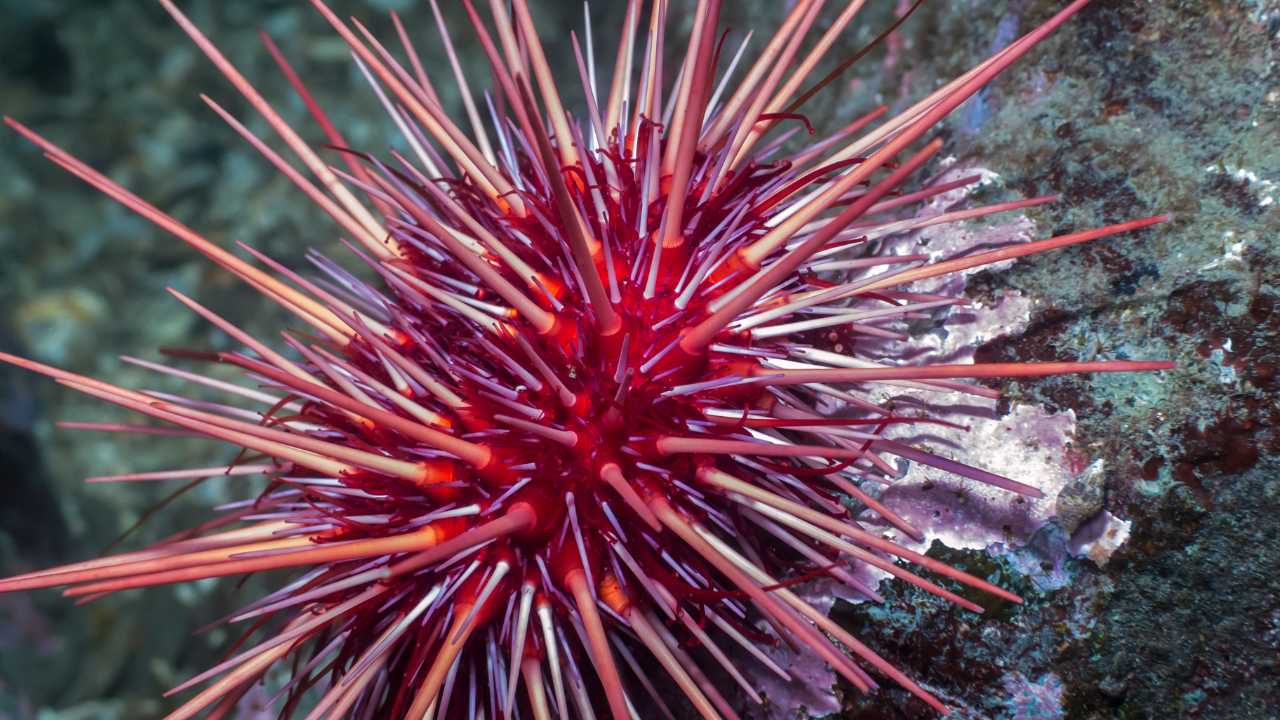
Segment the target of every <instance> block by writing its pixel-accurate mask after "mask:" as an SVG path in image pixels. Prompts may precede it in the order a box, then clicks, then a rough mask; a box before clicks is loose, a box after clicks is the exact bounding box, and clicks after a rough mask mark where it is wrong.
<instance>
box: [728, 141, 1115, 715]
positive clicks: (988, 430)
mask: <svg viewBox="0 0 1280 720" xmlns="http://www.w3.org/2000/svg"><path fill="white" fill-rule="evenodd" d="M944 162H945V161H944ZM948 164H951V165H952V167H951V168H949V169H948V170H946V171H945V172H944V173H943V174H942V176H940V177H939V178H937V182H948V181H951V180H956V179H959V178H962V177H972V176H975V175H977V176H981V177H982V181H981V183H979V184H978V185H976V186H973V187H970V188H967V189H964V190H957V191H952V192H949V193H946V194H944V195H940V196H939V197H938V198H937V199H935V200H934V201H933V202H931V203H929V204H928V206H927V207H925V208H924V209H923V210H922V212H921V214H920V217H928V216H932V215H939V214H942V213H944V212H948V211H952V210H954V209H956V208H958V207H963V205H962V203H963V202H964V201H965V200H966V198H967V197H968V195H970V194H971V193H972V192H973V191H974V190H975V189H976V188H981V187H983V186H988V185H991V184H995V183H998V181H999V176H998V175H996V174H995V173H993V172H991V171H989V170H986V169H984V168H961V167H956V166H954V162H953V161H952V162H949V163H948ZM1036 231H1037V228H1036V223H1035V222H1034V221H1033V220H1031V219H1030V218H1028V217H1026V216H1022V215H1019V216H1017V217H1005V218H1002V219H998V220H997V221H995V222H989V223H985V224H983V225H975V224H952V225H949V226H935V227H926V228H923V229H920V230H917V231H915V232H910V233H904V234H901V235H895V236H889V237H885V238H883V239H882V240H881V242H882V243H883V244H884V246H885V250H884V251H885V252H893V253H900V254H910V253H919V254H929V255H930V256H931V257H944V256H945V257H951V256H955V255H956V254H964V253H966V252H977V251H982V250H989V249H992V248H996V247H1002V246H1005V245H1010V244H1015V243H1022V242H1028V241H1030V240H1031V239H1033V238H1034V237H1036ZM965 277H967V276H964V275H960V274H957V275H954V276H950V277H948V278H945V279H942V280H940V281H939V280H930V281H925V282H922V283H918V284H917V286H915V287H913V288H912V289H913V290H915V291H918V292H924V293H935V292H936V293H948V294H950V293H955V294H958V295H962V294H963V293H964V289H965ZM943 283H946V285H945V286H944V285H943ZM988 303H990V305H989V306H986V307H984V305H986V304H988ZM1035 306H1036V301H1035V300H1034V299H1033V298H1030V297H1027V296H1025V295H1023V294H1021V293H1018V292H1014V291H1008V292H1005V293H1004V294H1002V295H999V296H998V297H996V298H994V300H992V301H984V300H978V299H974V300H973V302H972V304H971V306H970V307H964V306H961V307H957V308H953V309H951V310H950V311H949V312H944V313H940V314H938V315H937V316H936V317H935V318H934V320H933V322H934V323H935V325H936V327H934V328H933V330H932V332H930V333H928V334H927V335H919V334H917V335H916V336H915V337H914V338H913V341H912V347H913V348H915V349H916V350H917V351H921V349H923V350H922V351H921V352H920V356H919V357H917V358H915V359H917V360H919V361H928V362H951V363H968V362H973V359H974V354H975V352H976V351H977V349H978V348H979V347H980V346H982V345H983V344H984V343H987V342H990V341H991V340H993V339H995V338H998V337H1001V336H1010V335H1017V334H1018V333H1020V332H1022V331H1023V330H1024V329H1025V328H1026V327H1027V324H1028V322H1029V320H1030V318H1031V315H1032V311H1033V310H1034V308H1035ZM896 349H897V348H896V347H895V344H894V343H892V342H887V343H884V344H883V345H881V346H879V347H878V348H874V349H873V350H871V351H869V352H870V354H872V355H873V356H876V357H879V358H883V359H891V358H893V357H894V353H895V350H896ZM882 387H883V388H884V389H882V390H881V391H880V392H881V395H880V397H877V398H876V400H884V401H888V402H892V403H894V404H898V405H901V406H903V407H912V406H919V405H928V406H929V407H930V413H931V414H932V415H935V416H937V417H940V418H942V419H945V420H948V421H951V422H953V423H956V424H957V425H958V426H960V427H957V428H951V427H946V426H936V425H935V426H928V429H927V430H913V431H911V432H910V434H908V433H899V434H896V435H895V434H894V433H892V432H890V433H888V435H889V436H891V437H894V438H895V439H898V440H901V441H903V442H910V443H913V444H919V445H921V446H922V447H928V448H929V449H930V450H931V451H933V452H937V453H940V454H943V455H947V456H949V457H951V458H953V459H955V460H956V461H959V462H964V463H968V464H972V465H976V466H979V467H981V468H983V469H985V470H989V471H991V472H994V473H997V474H1001V475H1005V476H1007V477H1011V478H1013V479H1015V480H1018V481H1020V482H1025V483H1028V484H1030V485H1033V486H1034V487H1036V488H1038V489H1040V491H1041V492H1043V493H1044V497H1042V498H1038V499H1031V498H1025V497H1021V496H1017V495H1013V494H1011V493H1008V492H1005V491H1002V490H1000V489H997V488H992V487H989V486H985V485H982V484H980V483H976V482H972V481H969V480H965V479H963V478H960V477H957V476H955V475H953V474H951V473H948V472H946V471H944V470H940V469H937V468H933V467H930V466H927V465H923V464H921V463H916V462H909V461H906V460H901V461H900V464H899V468H900V470H901V471H902V474H901V476H900V477H898V478H896V479H895V480H893V482H892V484H891V485H889V486H887V487H885V488H884V490H883V491H882V492H881V493H880V500H881V501H882V502H883V503H884V504H885V505H887V506H888V507H889V508H890V509H892V510H894V511H895V512H897V513H899V514H900V515H901V516H902V517H904V518H905V519H906V520H907V521H908V522H909V523H910V524H911V525H913V526H915V527H916V528H917V529H919V530H920V531H921V533H922V534H923V535H924V539H923V540H922V541H915V540H913V539H912V538H910V537H907V536H905V535H904V534H903V533H901V532H899V531H897V530H896V529H893V528H889V527H883V528H880V529H882V530H883V532H884V534H885V535H886V536H888V537H892V538H893V539H894V541H895V542H899V543H902V544H903V545H906V546H908V547H911V548H912V549H914V550H917V551H919V552H925V551H928V550H929V549H930V547H931V546H933V545H934V543H935V541H936V542H937V543H939V544H941V545H942V546H945V547H947V548H951V549H953V550H977V551H986V552H988V553H990V554H991V555H992V556H993V557H997V558H1002V559H1004V560H1006V561H1007V562H1008V565H1009V566H1010V567H1011V568H1013V569H1014V570H1015V571H1018V572H1021V573H1022V574H1023V575H1025V576H1026V577H1027V578H1028V579H1029V580H1030V581H1031V583H1032V584H1033V585H1034V586H1035V587H1036V588H1037V589H1038V590H1039V591H1041V592H1052V591H1055V590H1058V589H1060V588H1062V587H1064V586H1066V585H1067V584H1068V583H1069V582H1070V573H1069V571H1068V570H1067V569H1066V568H1065V561H1066V559H1067V557H1068V556H1069V555H1070V556H1077V557H1088V558H1090V559H1091V560H1093V561H1094V562H1095V564H1097V565H1099V566H1101V565H1103V564H1105V562H1106V560H1107V558H1109V557H1110V555H1111V553H1112V552H1114V551H1115V550H1116V548H1118V547H1119V545H1121V544H1123V542H1124V541H1125V540H1126V539H1127V538H1128V523H1127V522H1125V521H1124V520H1121V519H1120V518H1116V517H1114V516H1111V515H1110V514H1109V513H1103V514H1101V515H1097V516H1095V517H1093V518H1091V519H1085V518H1072V519H1071V520H1070V521H1069V522H1067V523H1065V524H1067V525H1069V526H1070V529H1075V526H1076V525H1077V524H1080V530H1079V531H1078V532H1077V533H1076V535H1075V537H1073V538H1072V539H1071V541H1066V540H1065V539H1064V540H1063V542H1055V543H1050V544H1051V545H1052V546H1053V548H1052V549H1051V550H1050V551H1048V552H1049V554H1050V555H1052V557H1041V555H1042V554H1043V553H1042V552H1041V551H1040V549H1035V548H1031V547H1028V544H1029V543H1031V542H1032V539H1033V537H1034V536H1036V534H1037V533H1038V532H1040V531H1041V530H1042V529H1044V528H1045V526H1046V524H1048V523H1049V522H1050V521H1051V520H1054V519H1055V518H1058V517H1060V516H1061V515H1070V514H1072V513H1073V512H1075V510H1074V508H1072V507H1071V506H1070V505H1068V504H1067V503H1068V501H1066V500H1065V499H1063V500H1064V503H1063V505H1062V506H1060V504H1059V501H1060V496H1062V495H1063V491H1064V489H1067V488H1068V487H1069V486H1071V485H1072V484H1073V483H1082V482H1083V483H1086V484H1089V483H1096V482H1098V481H1099V478H1100V472H1101V467H1102V465H1101V461H1100V460H1099V461H1095V462H1090V460H1091V459H1084V460H1082V459H1081V458H1080V457H1079V456H1078V455H1077V454H1076V453H1075V451H1074V450H1073V448H1072V443H1073V440H1074V437H1075V429H1076V416H1075V413H1074V412H1073V411H1072V410H1070V409H1068V410H1064V411H1062V412H1050V411H1048V410H1046V409H1045V408H1044V407H1042V406H1039V405H1032V404H1013V405H1012V406H1010V407H1009V408H1008V410H1007V411H1006V412H1005V413H1004V414H1003V415H1001V414H1000V412H999V409H998V407H997V401H996V400H994V399H989V398H983V397H970V398H967V399H965V400H962V401H960V402H959V403H956V401H955V400H948V402H952V403H956V404H952V405H951V406H950V407H949V408H948V407H940V406H939V405H938V404H937V403H938V401H939V399H941V398H942V396H941V395H939V394H937V393H934V392H931V391H929V390H927V389H921V388H920V387H919V386H918V385H914V384H911V383H903V384H901V385H896V386H894V385H884V386H882ZM1082 521H1083V522H1082ZM1053 534H1054V535H1055V536H1062V535H1064V533H1063V531H1062V530H1060V529H1057V528H1054V529H1053ZM1046 565H1047V566H1048V567H1049V569H1047V570H1046V569H1045V568H1044V566H1046ZM853 574H854V576H855V577H857V578H858V579H859V580H861V581H863V582H864V583H866V584H867V585H868V586H870V587H873V588H874V587H877V586H878V585H879V584H880V582H881V581H883V580H885V579H887V578H888V577H889V576H888V574H887V573H884V572H882V571H879V570H875V569H873V568H868V567H866V566H865V565H862V566H859V567H858V568H857V569H856V572H854V573H853ZM801 594H802V596H803V597H804V598H805V599H806V600H807V601H809V602H810V603H812V604H813V605H814V606H815V607H817V608H819V609H822V610H824V611H829V610H830V608H831V607H832V606H833V605H834V604H835V601H836V600H837V599H840V600H845V601H848V602H851V603H860V602H864V601H865V598H863V597H862V596H860V595H858V594H856V593H855V592H854V591H852V590H850V589H849V588H847V587H846V586H844V585H841V584H838V583H834V582H831V581H828V580H821V581H817V582H813V583H810V584H809V585H808V586H806V587H805V588H804V589H803V592H802V593H801ZM766 650H767V652H768V653H769V655H770V656H771V657H772V658H773V659H774V660H775V661H776V662H777V663H778V664H779V665H780V666H782V667H785V668H787V670H788V672H790V673H791V674H792V675H793V676H794V677H796V678H797V679H800V680H803V682H800V683H786V682H784V681H782V680H781V679H780V678H778V677H776V676H773V675H770V674H767V673H760V674H759V676H758V677H756V678H753V680H754V681H755V682H757V683H758V687H759V688H760V690H761V692H762V693H763V694H765V695H767V696H768V697H769V698H770V699H771V702H769V703H768V705H767V706H766V708H764V709H762V711H763V714H758V715H753V716H752V717H767V718H770V719H771V720H772V719H778V720H781V719H783V718H786V719H788V720H790V719H792V718H806V717H821V716H823V715H827V714H831V713H835V712H838V711H839V710H840V702H839V699H838V698H837V697H836V695H835V693H834V691H833V688H834V686H835V684H836V678H835V675H834V674H833V673H832V671H831V670H830V668H828V667H827V666H826V665H825V664H823V663H822V662H821V660H818V659H814V658H811V657H808V655H807V654H806V655H800V656H797V655H796V654H794V653H792V652H791V651H790V650H789V649H788V648H786V647H781V646H780V647H773V648H767V649H766ZM1002 684H1003V700H1002V704H1003V705H1004V706H1005V707H1006V708H1007V709H1006V716H1007V717H1010V718H1019V719H1026V720H1030V719H1033V718H1058V717H1061V712H1062V710H1061V699H1062V693H1063V689H1062V683H1061V680H1060V679H1059V678H1058V677H1057V676H1056V675H1053V674H1051V673H1050V674H1048V675H1046V676H1044V677H1042V678H1038V679H1035V680H1032V679H1029V678H1027V677H1025V676H1023V675H1022V674H1021V673H1018V672H1011V673H1010V674H1008V675H1006V676H1005V678H1004V679H1003V680H1002ZM953 708H954V710H955V711H956V713H957V715H956V716H957V717H968V715H966V713H968V712H970V710H969V709H968V708H965V707H963V705H953ZM972 717H974V718H977V717H983V716H980V715H973V716H972Z"/></svg>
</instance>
